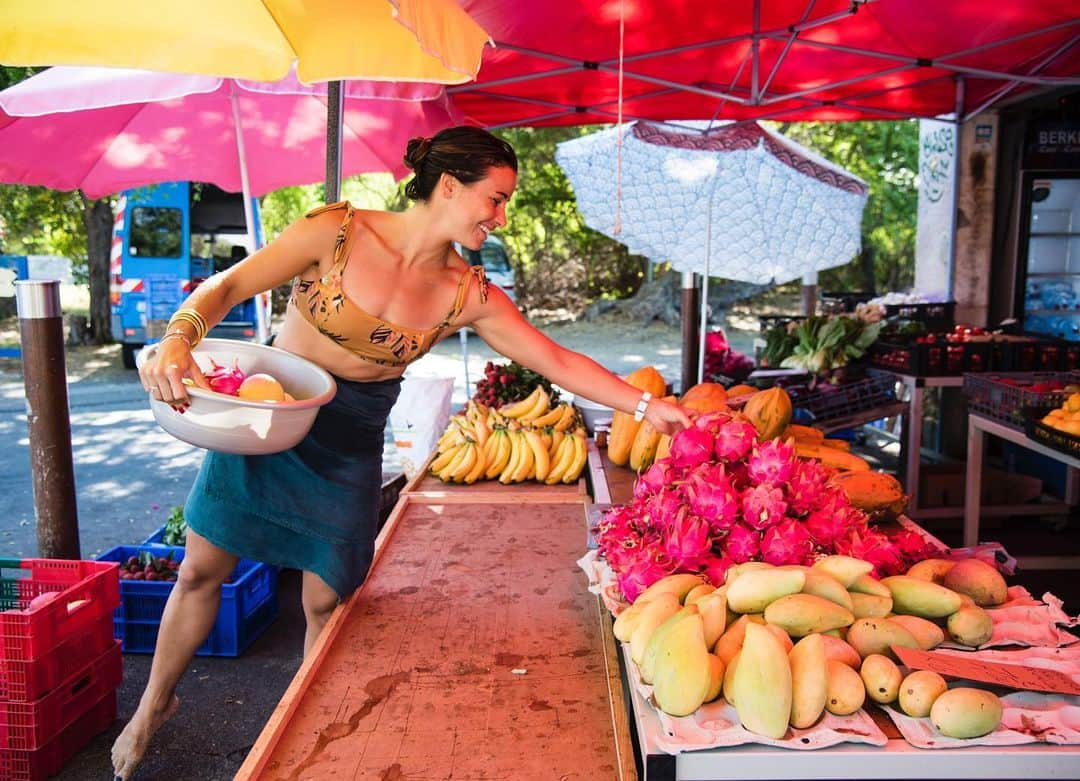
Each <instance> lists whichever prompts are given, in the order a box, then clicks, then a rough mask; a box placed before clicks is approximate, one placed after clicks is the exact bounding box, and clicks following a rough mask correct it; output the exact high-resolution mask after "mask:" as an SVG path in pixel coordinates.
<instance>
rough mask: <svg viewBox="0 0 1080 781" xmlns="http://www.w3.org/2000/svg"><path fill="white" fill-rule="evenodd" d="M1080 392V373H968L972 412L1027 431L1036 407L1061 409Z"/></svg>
mask: <svg viewBox="0 0 1080 781" xmlns="http://www.w3.org/2000/svg"><path fill="white" fill-rule="evenodd" d="M1076 392H1080V374H1078V373H1076V372H993V373H988V374H965V375H964V395H966V396H967V399H968V409H970V410H971V411H972V412H976V413H978V414H980V415H983V416H984V417H987V418H990V419H992V420H996V421H998V422H999V423H1004V424H1005V425H1006V426H1009V427H1010V428H1015V429H1017V430H1018V431H1023V430H1024V427H1025V415H1026V411H1027V410H1028V409H1029V408H1032V407H1060V406H1061V405H1062V404H1063V403H1064V402H1065V399H1066V398H1067V397H1068V396H1069V394H1070V393H1076Z"/></svg>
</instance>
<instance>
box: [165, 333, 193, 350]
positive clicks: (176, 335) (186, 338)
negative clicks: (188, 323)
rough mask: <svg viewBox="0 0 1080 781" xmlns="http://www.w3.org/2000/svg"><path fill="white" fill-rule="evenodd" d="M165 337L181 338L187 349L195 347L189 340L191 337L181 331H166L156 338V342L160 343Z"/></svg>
mask: <svg viewBox="0 0 1080 781" xmlns="http://www.w3.org/2000/svg"><path fill="white" fill-rule="evenodd" d="M166 339H182V340H183V341H184V344H186V345H187V346H188V349H189V350H194V349H195V344H194V343H193V342H192V341H191V338H190V337H189V336H188V335H187V334H185V333H184V332H183V331H166V333H165V335H164V336H163V337H161V338H160V339H158V344H162V343H164V342H165V340H166Z"/></svg>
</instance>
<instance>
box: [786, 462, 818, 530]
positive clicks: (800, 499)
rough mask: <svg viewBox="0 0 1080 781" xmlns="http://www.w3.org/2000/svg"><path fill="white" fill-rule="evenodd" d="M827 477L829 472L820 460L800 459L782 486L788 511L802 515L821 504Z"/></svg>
mask: <svg viewBox="0 0 1080 781" xmlns="http://www.w3.org/2000/svg"><path fill="white" fill-rule="evenodd" d="M828 479H829V473H828V472H827V471H826V469H825V467H823V466H822V465H821V462H820V461H802V460H800V461H799V462H798V463H797V464H796V465H795V468H794V469H793V470H792V474H791V478H790V480H789V481H788V483H787V485H786V486H785V488H784V495H785V496H786V497H787V501H788V511H789V512H791V514H792V515H796V516H803V515H806V514H807V513H808V512H810V511H811V510H813V509H814V508H815V507H817V506H818V505H819V504H821V500H822V495H823V494H824V492H825V483H826V482H827V481H828Z"/></svg>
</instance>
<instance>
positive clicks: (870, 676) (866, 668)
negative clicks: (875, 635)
mask: <svg viewBox="0 0 1080 781" xmlns="http://www.w3.org/2000/svg"><path fill="white" fill-rule="evenodd" d="M859 677H860V678H862V681H863V685H864V686H865V687H866V696H868V697H869V698H870V699H872V700H873V701H874V702H877V703H880V704H881V705H888V704H889V703H890V702H895V701H896V698H897V697H899V696H900V683H901V682H902V681H903V680H904V676H903V675H901V674H900V668H899V667H897V666H896V663H895V662H894V661H893V660H892V659H890V658H889V657H887V656H882V655H881V654H870V655H869V656H867V657H866V658H865V659H863V663H862V666H861V667H860V668H859Z"/></svg>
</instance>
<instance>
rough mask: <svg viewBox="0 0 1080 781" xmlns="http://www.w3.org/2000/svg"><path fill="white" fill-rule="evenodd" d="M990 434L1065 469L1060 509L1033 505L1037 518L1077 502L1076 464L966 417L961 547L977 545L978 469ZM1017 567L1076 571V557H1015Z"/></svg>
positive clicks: (1079, 476) (1079, 468) (998, 426)
mask: <svg viewBox="0 0 1080 781" xmlns="http://www.w3.org/2000/svg"><path fill="white" fill-rule="evenodd" d="M987 434H992V435H994V436H996V437H1000V438H1001V439H1004V440H1007V441H1009V442H1012V443H1013V444H1016V445H1019V446H1020V447H1024V448H1027V449H1028V450H1032V451H1034V452H1036V453H1039V454H1041V455H1044V456H1046V457H1048V458H1052V459H1054V460H1055V461H1060V462H1061V463H1063V464H1065V466H1067V467H1068V474H1067V476H1066V480H1065V503H1064V505H1058V504H1054V505H1048V504H1036V505H1033V506H1034V507H1035V508H1036V509H1037V510H1039V511H1040V514H1046V513H1049V512H1052V511H1054V510H1055V509H1057V510H1066V511H1067V510H1068V508H1071V507H1075V506H1076V504H1077V501H1078V500H1080V460H1078V459H1075V458H1073V457H1071V456H1069V455H1067V454H1065V453H1062V452H1061V451H1060V450H1054V449H1053V448H1049V447H1047V446H1046V445H1043V444H1042V443H1039V442H1036V441H1035V440H1033V439H1031V438H1030V437H1029V436H1028V435H1027V434H1025V433H1024V432H1023V431H1020V430H1018V429H1015V428H1012V427H1011V426H1006V425H1005V424H1004V423H1001V422H999V421H996V420H992V419H990V418H988V417H986V416H985V415H980V414H978V413H976V412H971V413H969V414H968V439H967V479H966V484H965V490H964V539H963V544H964V546H965V547H972V546H975V545H977V544H978V543H979V523H980V519H981V517H982V515H983V513H984V511H983V508H982V493H981V492H982V466H983V453H984V444H985V441H986V435H987ZM1016 561H1017V563H1018V564H1019V565H1020V566H1021V567H1023V568H1026V569H1077V568H1080V556H1053V555H1049V556H1022V557H1020V556H1018V557H1017V558H1016Z"/></svg>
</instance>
